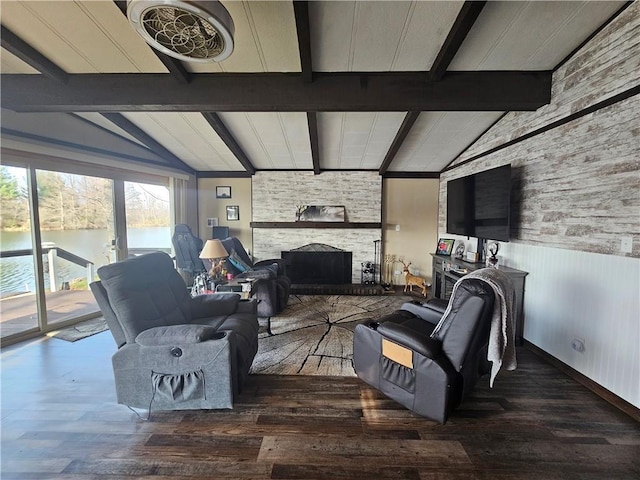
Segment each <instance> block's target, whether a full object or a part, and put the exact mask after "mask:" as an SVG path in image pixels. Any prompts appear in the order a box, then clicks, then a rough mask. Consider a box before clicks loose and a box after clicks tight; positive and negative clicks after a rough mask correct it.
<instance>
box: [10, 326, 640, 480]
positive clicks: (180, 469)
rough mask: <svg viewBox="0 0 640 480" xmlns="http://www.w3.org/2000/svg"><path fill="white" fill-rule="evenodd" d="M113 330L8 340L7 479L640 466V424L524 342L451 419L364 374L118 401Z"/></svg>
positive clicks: (450, 474)
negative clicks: (209, 407) (415, 405)
mask: <svg viewBox="0 0 640 480" xmlns="http://www.w3.org/2000/svg"><path fill="white" fill-rule="evenodd" d="M114 351H115V344H114V343H113V340H112V338H111V335H110V333H109V332H104V333H100V334H98V335H95V336H93V337H90V338H87V339H84V340H81V341H78V342H75V343H68V342H65V341H62V340H58V339H39V340H32V341H29V342H26V343H23V344H18V345H14V346H12V347H7V348H5V349H3V350H2V353H1V359H2V451H1V455H2V458H1V462H2V476H1V478H2V479H3V480H9V479H96V480H98V479H101V480H104V479H124V478H138V479H145V478H153V479H168V478H171V479H188V478H189V479H193V478H198V479H206V478H220V479H230V478H237V479H267V478H275V479H391V478H393V479H423V480H436V479H438V480H441V479H491V480H495V479H499V480H500V479H525V480H526V479H552V480H553V479H587V480H596V479H597V480H601V479H638V478H640V424H639V423H638V422H636V421H635V420H633V419H632V418H631V417H629V416H627V415H626V414H624V413H622V412H620V411H619V410H617V409H615V408H614V407H612V406H611V405H609V404H608V403H607V402H605V401H604V400H602V399H600V398H599V397H598V396H596V395H595V394H593V393H592V392H590V391H589V390H587V389H586V388H585V387H583V386H581V385H580V384H578V383H576V382H575V381H573V380H571V379H570V378H569V377H567V376H565V375H564V374H563V373H561V372H560V371H559V370H557V369H556V368H555V367H553V366H551V365H549V364H547V363H545V362H543V361H542V360H541V359H539V357H537V356H536V355H534V354H533V353H532V352H531V351H529V350H527V349H526V348H524V347H522V348H519V350H518V360H519V368H518V369H517V370H516V371H515V372H501V373H500V375H499V376H498V378H497V380H496V383H495V386H494V388H493V389H490V388H489V387H488V382H487V380H486V379H483V380H481V381H480V383H479V385H478V386H477V388H476V389H475V391H474V393H473V395H472V397H471V398H469V399H468V400H467V401H466V402H465V403H464V404H463V405H462V406H461V408H459V409H458V410H457V411H456V413H454V414H453V416H452V417H451V418H450V420H449V422H448V423H447V424H446V425H438V424H435V423H434V422H430V421H428V420H425V419H423V418H420V417H417V416H415V415H413V414H411V413H410V412H408V411H407V410H405V409H404V408H402V407H400V406H399V405H397V404H396V403H394V402H393V401H391V400H388V399H386V398H385V397H383V396H381V395H380V394H379V393H378V392H376V391H375V390H372V389H370V388H368V387H367V386H365V384H364V383H362V382H361V381H359V380H358V379H357V378H340V377H303V376H295V377H294V376H286V377H277V376H254V377H252V378H251V380H250V383H249V385H248V387H247V388H246V390H245V392H244V393H243V394H242V395H241V397H240V399H239V402H238V403H237V404H236V408H235V409H234V410H233V411H181V412H154V413H153V414H152V417H151V420H150V421H143V420H141V419H139V418H138V417H137V416H136V415H135V414H134V413H133V412H132V411H130V410H128V409H127V408H126V407H124V406H121V405H117V404H116V403H115V393H114V387H113V376H112V373H111V363H110V357H111V354H112V353H113V352H114Z"/></svg>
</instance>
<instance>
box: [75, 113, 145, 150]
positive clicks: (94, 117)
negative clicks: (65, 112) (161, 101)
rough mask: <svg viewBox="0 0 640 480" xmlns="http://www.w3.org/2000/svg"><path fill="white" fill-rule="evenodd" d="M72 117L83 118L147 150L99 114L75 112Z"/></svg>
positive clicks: (139, 142) (135, 139) (131, 136)
mask: <svg viewBox="0 0 640 480" xmlns="http://www.w3.org/2000/svg"><path fill="white" fill-rule="evenodd" d="M74 115H77V116H78V117H81V118H84V119H85V120H88V121H89V122H91V123H95V124H96V125H98V126H100V127H102V128H105V129H107V130H109V131H110V132H113V133H115V134H116V135H120V136H121V137H125V138H126V139H128V140H131V141H132V142H135V143H137V144H139V145H142V146H144V147H146V148H149V147H147V146H146V145H145V144H144V143H142V142H141V141H140V140H138V139H137V138H135V137H134V136H133V135H130V134H129V133H128V132H126V131H125V130H123V129H121V128H120V127H119V126H117V125H116V124H114V123H112V122H110V121H109V120H107V119H106V118H105V117H103V116H102V115H100V114H99V113H92V112H76V113H74Z"/></svg>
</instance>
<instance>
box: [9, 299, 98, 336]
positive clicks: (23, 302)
mask: <svg viewBox="0 0 640 480" xmlns="http://www.w3.org/2000/svg"><path fill="white" fill-rule="evenodd" d="M98 311H99V308H98V305H97V303H96V301H95V298H94V297H93V294H92V293H91V291H90V290H60V291H58V292H50V293H47V319H48V323H49V325H53V324H55V323H59V322H64V321H66V320H71V319H72V318H74V317H81V316H84V315H88V314H90V313H93V312H98ZM37 326H38V313H37V311H36V295H35V293H34V294H24V295H19V296H15V297H9V298H4V299H2V300H0V336H1V337H2V338H4V337H7V336H9V335H14V334H16V333H22V332H24V331H26V330H29V329H31V328H35V327H37Z"/></svg>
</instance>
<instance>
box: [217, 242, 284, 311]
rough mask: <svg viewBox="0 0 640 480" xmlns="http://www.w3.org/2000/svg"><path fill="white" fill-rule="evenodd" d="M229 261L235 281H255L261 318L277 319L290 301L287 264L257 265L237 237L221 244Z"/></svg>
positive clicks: (255, 296)
mask: <svg viewBox="0 0 640 480" xmlns="http://www.w3.org/2000/svg"><path fill="white" fill-rule="evenodd" d="M221 242H222V245H224V248H225V249H226V250H227V253H228V254H229V257H228V258H227V260H226V265H227V268H228V269H229V271H230V272H231V273H233V275H234V276H235V278H238V279H241V278H247V277H250V278H255V279H256V282H255V283H254V284H253V295H252V297H253V298H255V299H256V300H258V301H259V302H258V316H259V317H261V318H263V317H273V316H274V315H277V314H278V313H280V312H281V311H282V310H284V309H285V307H286V306H287V303H288V301H289V292H290V290H291V280H290V279H289V277H288V276H287V275H286V273H285V268H284V260H282V259H279V258H275V259H272V260H261V261H258V262H255V263H253V261H252V260H251V258H250V257H249V255H247V252H246V250H245V249H244V246H243V245H242V243H241V242H240V240H239V239H238V238H237V237H229V238H225V239H224V240H221Z"/></svg>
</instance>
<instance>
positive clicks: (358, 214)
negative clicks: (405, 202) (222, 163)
mask: <svg viewBox="0 0 640 480" xmlns="http://www.w3.org/2000/svg"><path fill="white" fill-rule="evenodd" d="M251 182H252V183H251V188H252V195H251V197H252V206H251V208H252V222H251V227H252V231H253V252H252V253H253V256H254V257H255V259H256V260H265V259H269V258H281V254H282V252H291V251H295V250H296V249H298V248H299V247H300V246H301V245H307V244H309V243H318V244H325V245H331V246H332V247H334V248H336V249H339V250H343V251H344V252H350V253H351V269H350V272H351V280H350V281H347V282H344V283H355V284H359V283H360V270H361V263H363V262H373V261H374V260H375V258H374V256H375V254H374V251H375V246H374V242H375V241H378V240H380V239H381V235H382V225H381V215H382V177H381V176H380V175H379V174H378V172H363V171H357V172H355V171H331V172H322V173H321V174H319V175H315V174H314V173H313V172H310V171H270V172H269V171H261V172H257V173H256V174H255V175H254V176H253V177H252V180H251ZM300 205H341V206H344V208H345V221H344V222H342V223H339V222H327V223H326V224H323V223H322V222H296V221H295V220H296V211H297V208H298V207H299V206H300ZM345 280H346V277H345Z"/></svg>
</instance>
